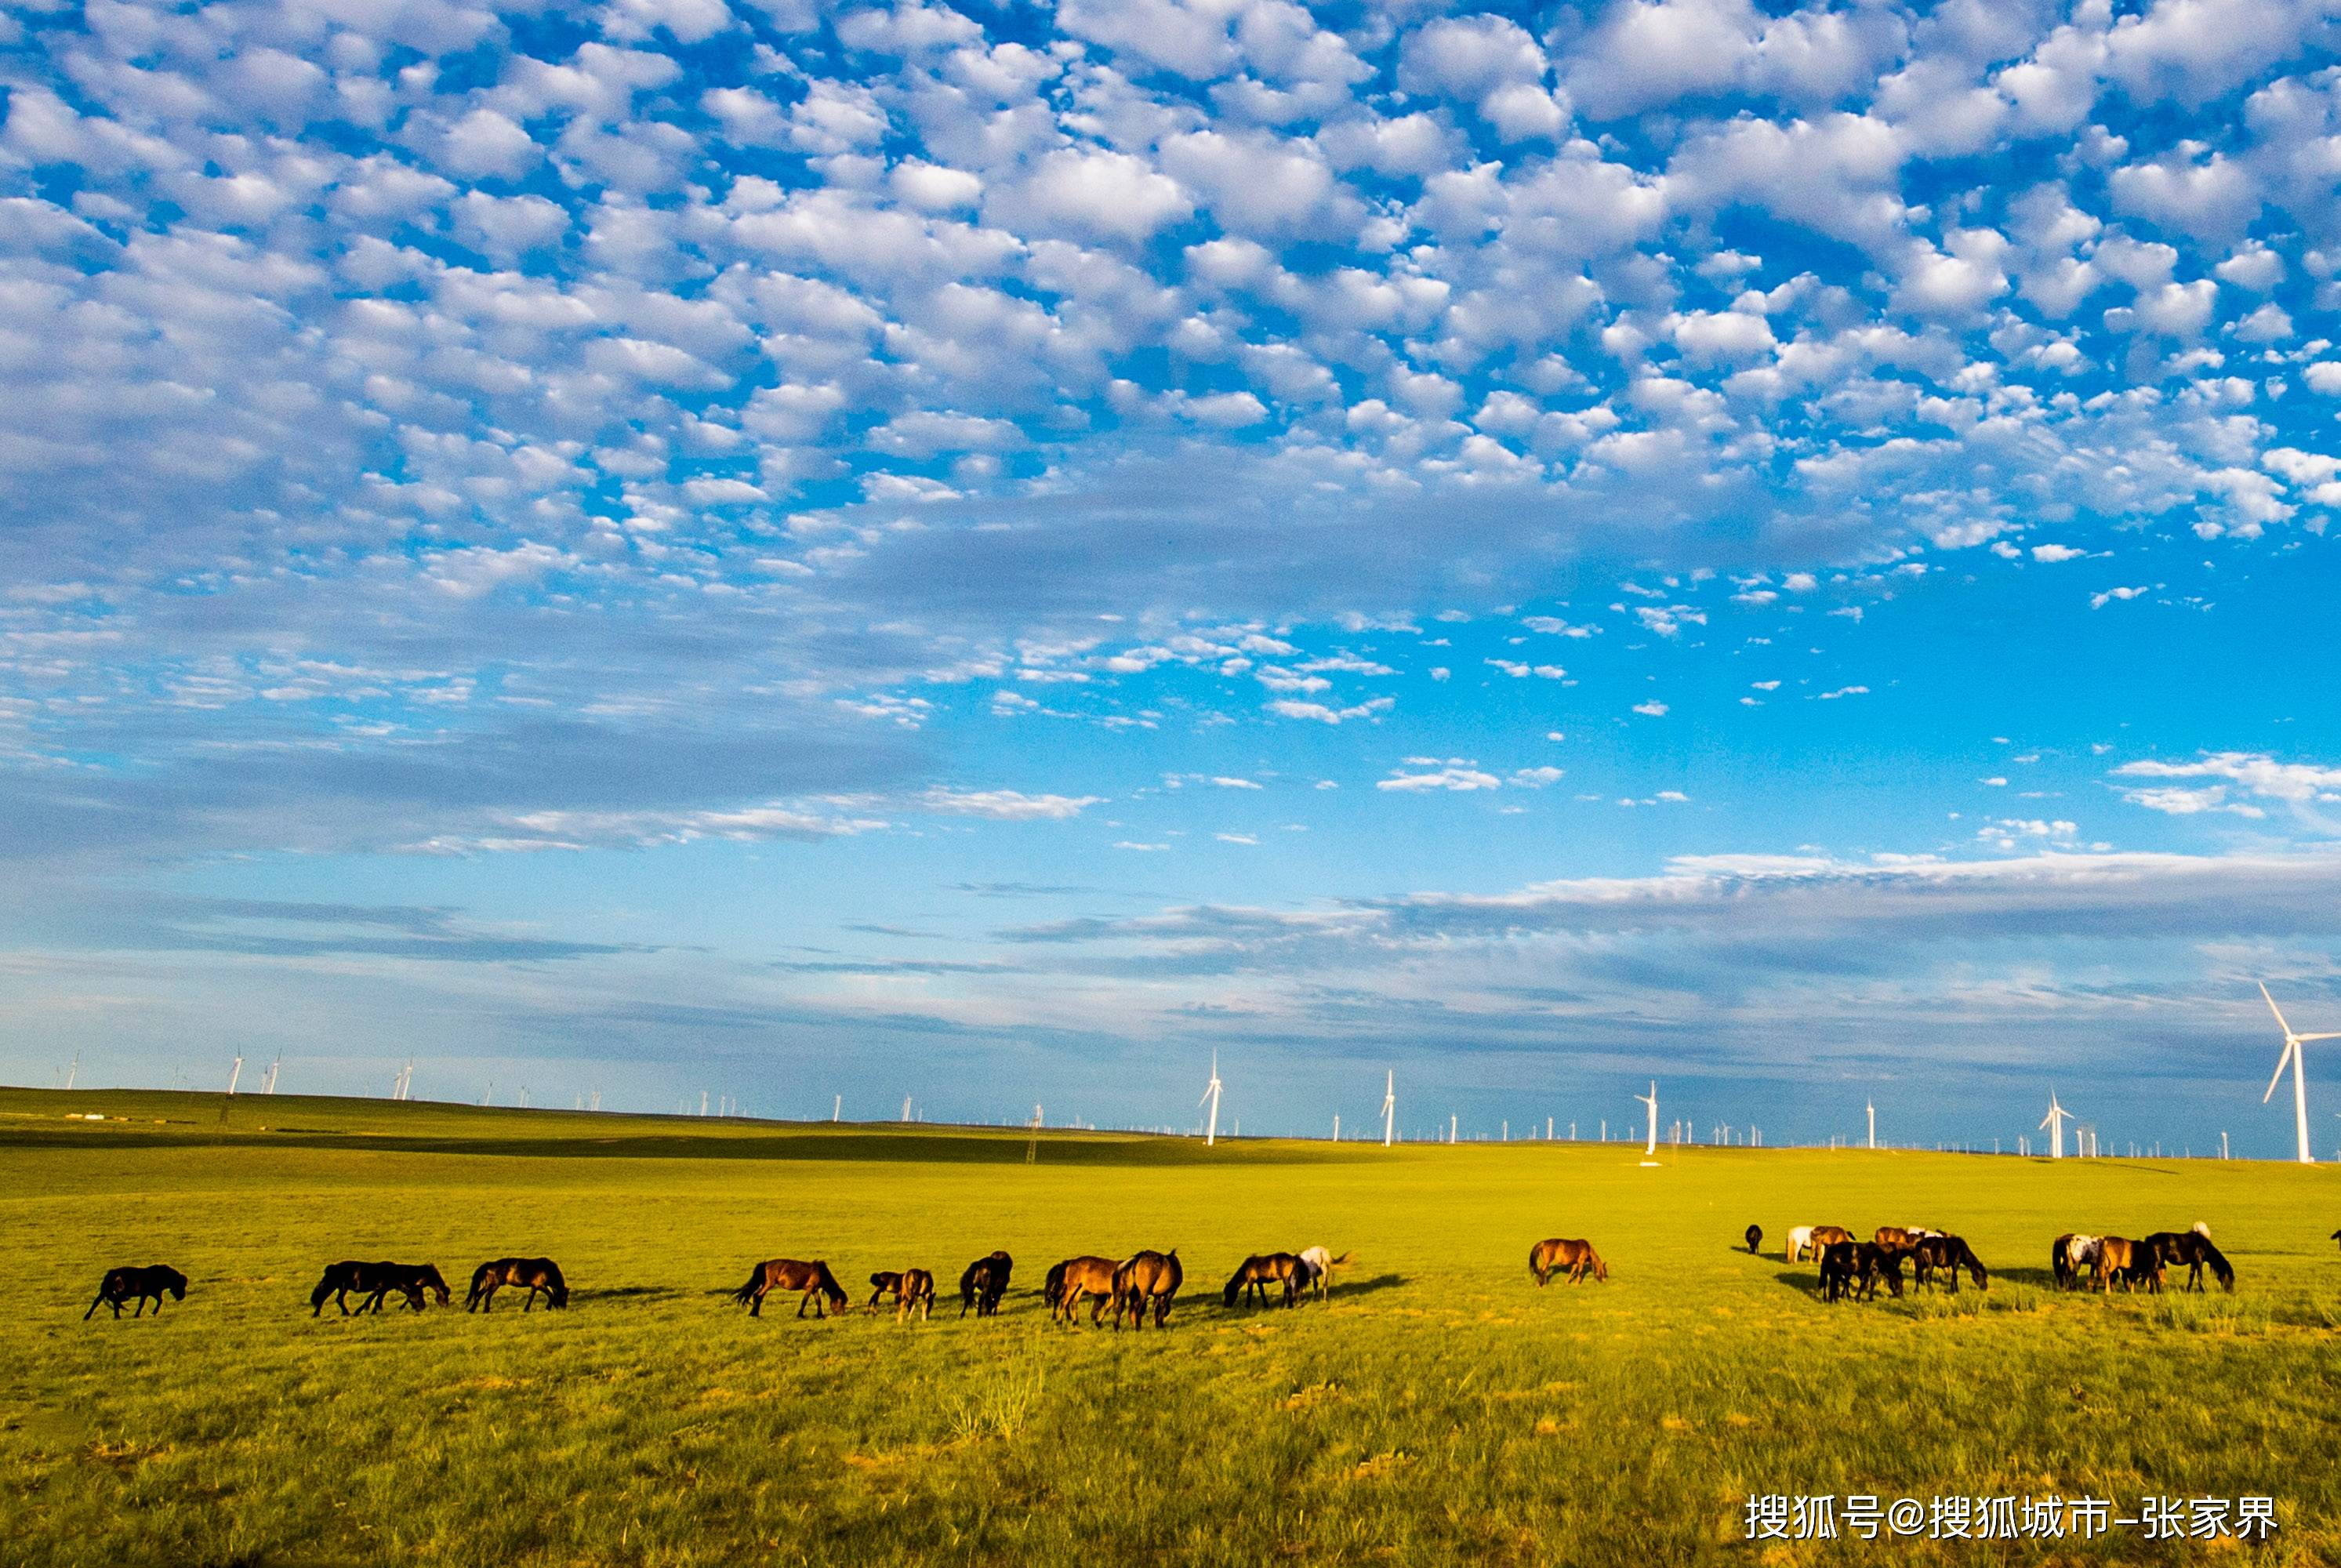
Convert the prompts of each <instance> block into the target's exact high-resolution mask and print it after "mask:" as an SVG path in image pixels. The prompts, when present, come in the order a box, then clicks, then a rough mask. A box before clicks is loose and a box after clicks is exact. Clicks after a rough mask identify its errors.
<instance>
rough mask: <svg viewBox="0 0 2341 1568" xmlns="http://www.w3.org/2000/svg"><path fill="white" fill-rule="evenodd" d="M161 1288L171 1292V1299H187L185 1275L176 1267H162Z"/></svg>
mask: <svg viewBox="0 0 2341 1568" xmlns="http://www.w3.org/2000/svg"><path fill="white" fill-rule="evenodd" d="M163 1288H164V1290H167V1291H169V1292H170V1293H171V1299H172V1300H173V1301H182V1302H183V1301H185V1300H186V1299H187V1276H186V1275H184V1274H183V1273H180V1272H179V1271H178V1270H176V1269H164V1271H163Z"/></svg>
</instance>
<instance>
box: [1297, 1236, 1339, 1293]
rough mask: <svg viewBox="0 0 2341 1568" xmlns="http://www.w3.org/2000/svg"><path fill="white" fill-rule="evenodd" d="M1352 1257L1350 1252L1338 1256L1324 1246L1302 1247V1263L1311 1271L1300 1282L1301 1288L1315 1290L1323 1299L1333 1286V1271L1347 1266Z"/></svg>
mask: <svg viewBox="0 0 2341 1568" xmlns="http://www.w3.org/2000/svg"><path fill="white" fill-rule="evenodd" d="M1300 1262H1301V1265H1302V1266H1303V1267H1305V1268H1306V1269H1307V1270H1308V1271H1309V1277H1308V1278H1307V1279H1305V1280H1303V1281H1301V1282H1300V1285H1301V1288H1302V1289H1303V1290H1313V1291H1315V1292H1316V1293H1317V1299H1318V1300H1319V1301H1320V1302H1321V1301H1323V1300H1324V1299H1325V1294H1326V1293H1327V1292H1328V1291H1330V1289H1331V1288H1332V1284H1333V1271H1334V1270H1335V1269H1338V1268H1342V1267H1345V1266H1347V1264H1348V1263H1349V1262H1350V1253H1342V1254H1341V1255H1340V1257H1338V1258H1337V1257H1335V1256H1334V1255H1333V1254H1332V1253H1330V1252H1328V1251H1327V1250H1326V1249H1325V1248H1323V1247H1303V1248H1301V1249H1300Z"/></svg>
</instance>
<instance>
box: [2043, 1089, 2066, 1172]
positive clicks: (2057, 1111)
mask: <svg viewBox="0 0 2341 1568" xmlns="http://www.w3.org/2000/svg"><path fill="white" fill-rule="evenodd" d="M2072 1114H2073V1113H2072V1112H2070V1111H2067V1109H2065V1107H2064V1106H2062V1105H2059V1104H2057V1091H2056V1090H2054V1089H2051V1090H2049V1091H2048V1114H2047V1115H2045V1116H2043V1117H2041V1118H2040V1124H2041V1125H2042V1126H2043V1127H2046V1128H2047V1129H2048V1157H2049V1158H2050V1159H2052V1160H2061V1159H2063V1158H2064V1157H2065V1124H2066V1122H2067V1120H2068V1119H2070V1118H2071V1116H2072Z"/></svg>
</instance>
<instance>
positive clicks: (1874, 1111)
mask: <svg viewBox="0 0 2341 1568" xmlns="http://www.w3.org/2000/svg"><path fill="white" fill-rule="evenodd" d="M1861 1108H1862V1109H1863V1110H1865V1111H1867V1112H1868V1113H1869V1146H1870V1147H1871V1148H1873V1149H1875V1148H1876V1147H1878V1103H1877V1102H1876V1101H1875V1100H1864V1101H1863V1102H1862V1103H1861Z"/></svg>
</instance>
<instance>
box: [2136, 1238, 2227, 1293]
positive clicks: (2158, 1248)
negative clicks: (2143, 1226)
mask: <svg viewBox="0 0 2341 1568" xmlns="http://www.w3.org/2000/svg"><path fill="white" fill-rule="evenodd" d="M2146 1244H2147V1246H2150V1247H2152V1248H2153V1249H2154V1250H2155V1252H2156V1253H2157V1254H2158V1255H2159V1256H2160V1257H2161V1259H2162V1261H2163V1263H2165V1264H2170V1263H2185V1264H2186V1265H2187V1284H2186V1287H2185V1288H2186V1289H2187V1290H2190V1291H2199V1290H2201V1289H2202V1288H2203V1268H2204V1265H2205V1264H2209V1265H2210V1269H2211V1272H2212V1273H2214V1274H2216V1275H2217V1276H2218V1280H2219V1288H2220V1289H2221V1290H2223V1291H2231V1290H2234V1289H2235V1288H2236V1270H2235V1265H2234V1264H2232V1263H2228V1262H2227V1257H2226V1253H2222V1252H2221V1251H2220V1250H2219V1249H2218V1248H2216V1247H2215V1246H2213V1245H2212V1244H2211V1238H2210V1237H2208V1236H2207V1235H2205V1234H2203V1233H2201V1232H2200V1231H2157V1232H2155V1233H2154V1234H2152V1235H2150V1236H2148V1237H2147V1238H2146Z"/></svg>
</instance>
